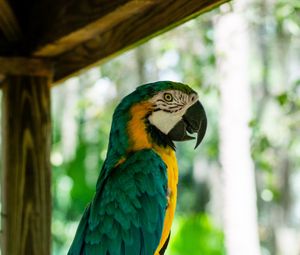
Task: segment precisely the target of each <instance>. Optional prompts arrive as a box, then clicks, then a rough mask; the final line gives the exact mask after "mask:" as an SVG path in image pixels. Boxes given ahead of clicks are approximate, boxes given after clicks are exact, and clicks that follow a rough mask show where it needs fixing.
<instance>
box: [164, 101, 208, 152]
mask: <svg viewBox="0 0 300 255" xmlns="http://www.w3.org/2000/svg"><path fill="white" fill-rule="evenodd" d="M206 127H207V119H206V114H205V111H204V108H203V106H202V104H201V103H200V102H199V101H197V102H196V103H195V104H193V105H192V106H190V108H188V109H187V111H186V113H185V114H184V115H183V116H182V119H181V120H180V121H179V122H177V124H176V125H175V126H174V127H173V128H172V129H171V130H170V132H169V133H168V136H169V137H170V139H171V140H173V141H186V140H192V139H194V137H192V136H190V135H189V134H193V133H197V142H196V146H195V149H196V148H197V147H198V145H199V144H200V143H201V141H202V139H203V137H204V135H205V132H206ZM188 133H189V134H188Z"/></svg>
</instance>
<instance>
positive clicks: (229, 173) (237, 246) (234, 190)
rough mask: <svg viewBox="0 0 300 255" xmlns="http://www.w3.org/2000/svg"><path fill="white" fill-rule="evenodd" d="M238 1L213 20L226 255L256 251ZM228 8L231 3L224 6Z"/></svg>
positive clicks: (245, 48) (243, 32)
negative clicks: (218, 86) (231, 9)
mask: <svg viewBox="0 0 300 255" xmlns="http://www.w3.org/2000/svg"><path fill="white" fill-rule="evenodd" d="M244 4H245V1H242V0H240V1H236V2H235V3H234V7H233V11H229V10H227V13H226V14H223V15H221V16H220V17H219V18H218V20H217V21H216V24H215V29H216V41H215V43H216V50H217V56H218V70H219V76H220V94H221V106H220V160H221V164H222V168H223V173H224V192H223V196H224V215H225V219H224V220H225V238H226V239H225V241H226V247H227V252H228V255H241V254H243V255H259V254H260V247H259V238H258V229H257V207H256V188H255V175H254V167H253V161H252V159H251V153H250V129H249V127H248V123H249V121H250V115H251V107H250V95H251V92H250V82H249V68H248V57H249V49H250V48H249V46H250V45H248V43H249V32H248V27H247V22H246V20H245V18H244V15H245V14H242V12H241V11H242V10H245V8H246V6H245V5H244ZM227 7H229V6H228V5H227Z"/></svg>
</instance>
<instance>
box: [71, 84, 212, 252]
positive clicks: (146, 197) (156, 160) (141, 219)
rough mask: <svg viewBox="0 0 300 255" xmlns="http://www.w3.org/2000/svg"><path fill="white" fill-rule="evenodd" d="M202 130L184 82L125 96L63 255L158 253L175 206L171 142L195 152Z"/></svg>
mask: <svg viewBox="0 0 300 255" xmlns="http://www.w3.org/2000/svg"><path fill="white" fill-rule="evenodd" d="M206 128H207V117H206V113H205V110H204V108H203V105H202V104H201V102H200V101H199V98H198V94H197V93H196V92H195V91H194V90H193V89H192V88H190V87H189V86H188V85H186V84H183V83H180V82H173V81H157V82H152V83H147V84H144V85H141V86H139V87H137V88H136V89H135V90H134V91H133V92H132V93H131V94H129V95H127V96H125V97H124V98H123V99H122V100H121V102H120V103H119V105H118V106H117V107H116V109H115V111H114V114H113V118H112V124H111V130H110V135H109V143H108V149H107V155H106V159H105V160H104V163H103V166H102V169H101V171H100V174H99V177H98V180H97V183H96V191H95V194H94V197H93V199H92V201H91V202H90V203H89V204H88V205H87V207H86V209H85V211H84V213H83V216H82V218H81V220H80V222H79V225H78V228H77V231H76V234H75V237H74V240H73V242H72V244H71V247H70V249H69V251H68V255H163V254H164V253H165V250H166V248H167V246H168V242H169V239H170V233H171V225H172V221H173V218H174V214H175V207H176V200H177V184H178V166H177V160H176V154H175V144H174V142H178V141H187V140H191V139H196V145H195V149H196V147H198V145H199V144H200V143H201V141H202V139H203V138H204V135H205V132H206ZM194 134H196V135H194ZM193 135H194V136H195V137H194V136H193Z"/></svg>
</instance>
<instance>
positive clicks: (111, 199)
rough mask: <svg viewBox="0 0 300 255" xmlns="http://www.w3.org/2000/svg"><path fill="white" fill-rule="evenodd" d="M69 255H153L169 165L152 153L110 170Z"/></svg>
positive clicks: (135, 155)
mask: <svg viewBox="0 0 300 255" xmlns="http://www.w3.org/2000/svg"><path fill="white" fill-rule="evenodd" d="M100 178H102V180H98V182H97V191H96V195H95V197H94V199H93V201H92V203H91V205H90V206H89V207H88V209H87V210H86V212H85V214H84V215H83V217H82V219H81V222H80V224H79V227H78V230H77V233H76V236H75V239H74V241H73V244H72V246H71V249H70V251H69V253H68V254H69V255H83V254H86V255H153V253H154V251H155V250H156V248H157V246H158V244H159V241H160V238H161V234H162V229H163V219H164V216H165V210H166V206H167V198H166V193H167V190H166V187H167V173H166V165H165V164H164V162H163V161H162V160H161V158H160V157H159V156H158V155H157V154H156V153H155V152H154V151H152V150H142V151H139V152H135V153H133V154H131V155H130V157H128V158H127V159H126V160H125V162H123V163H122V164H120V165H119V166H118V167H116V168H115V169H105V166H104V168H103V171H102V172H101V174H100Z"/></svg>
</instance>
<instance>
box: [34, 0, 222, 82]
mask: <svg viewBox="0 0 300 255" xmlns="http://www.w3.org/2000/svg"><path fill="white" fill-rule="evenodd" d="M226 1H227V0H201V1H200V0H163V1H162V0H161V1H158V0H157V1H151V2H150V3H149V4H148V5H146V8H137V10H138V12H136V13H135V14H134V15H132V13H131V14H130V12H128V11H127V13H128V14H130V15H127V16H126V17H121V16H118V17H115V18H113V17H112V16H110V18H109V19H107V20H106V19H105V18H103V20H106V21H105V22H106V23H105V25H104V26H103V27H102V28H101V29H100V33H99V34H98V35H96V36H95V34H93V37H92V38H91V39H89V40H87V41H84V42H80V43H79V44H78V45H77V46H76V47H73V48H72V49H71V50H69V51H67V52H65V53H62V54H60V55H59V56H57V57H56V58H55V61H56V64H55V70H56V72H55V77H54V81H55V82H58V81H61V80H62V79H65V78H66V77H69V76H70V75H74V73H76V72H78V71H80V70H82V69H83V68H86V67H89V66H91V65H94V64H96V63H100V62H103V61H106V60H107V59H110V58H111V57H113V56H115V55H117V54H120V53H122V52H124V51H125V50H128V49H130V48H133V47H134V46H136V45H138V44H140V43H142V42H144V41H146V40H148V39H150V38H152V37H154V36H157V35H158V34H160V33H163V32H165V31H167V30H169V29H171V28H173V27H175V26H177V25H179V24H181V23H183V22H185V21H187V20H189V19H191V18H193V17H195V16H197V15H199V14H201V13H203V12H205V11H208V10H210V9H212V8H214V7H216V6H217V5H220V4H221V3H224V2H226ZM144 7H145V6H144ZM124 8H125V6H124ZM128 8H129V7H128ZM123 10H124V13H126V11H125V9H123ZM115 13H117V14H118V15H121V12H117V11H115ZM111 15H113V14H111ZM124 15H125V14H124ZM108 20H112V21H113V23H112V24H109V23H108ZM98 32H99V31H98ZM73 39H74V38H73ZM73 46H74V45H73ZM47 47H48V49H47ZM47 47H44V48H43V50H39V51H36V54H37V55H38V56H40V57H48V54H49V55H50V56H52V54H53V53H54V55H55V54H56V53H57V52H60V48H61V47H62V46H61V45H58V46H57V47H58V48H56V45H55V44H53V45H52V46H47ZM46 49H47V50H46Z"/></svg>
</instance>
